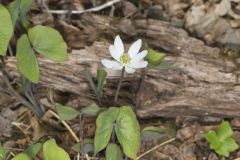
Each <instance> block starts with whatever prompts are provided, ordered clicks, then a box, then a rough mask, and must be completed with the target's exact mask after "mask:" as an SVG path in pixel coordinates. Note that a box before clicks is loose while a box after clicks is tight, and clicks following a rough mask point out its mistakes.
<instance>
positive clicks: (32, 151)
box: [24, 143, 42, 158]
mask: <svg viewBox="0 0 240 160" xmlns="http://www.w3.org/2000/svg"><path fill="white" fill-rule="evenodd" d="M41 148H42V143H36V144H32V145H31V146H29V147H28V148H27V149H26V150H25V151H24V153H26V154H27V155H28V156H29V157H30V158H34V157H35V156H36V155H37V154H38V152H39V151H40V150H41Z"/></svg>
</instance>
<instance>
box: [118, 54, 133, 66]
mask: <svg viewBox="0 0 240 160" xmlns="http://www.w3.org/2000/svg"><path fill="white" fill-rule="evenodd" d="M120 61H121V62H122V64H128V63H130V61H131V58H130V57H129V55H128V54H127V53H124V54H123V55H122V56H121V57H120Z"/></svg>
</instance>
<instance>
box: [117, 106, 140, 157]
mask: <svg viewBox="0 0 240 160" xmlns="http://www.w3.org/2000/svg"><path fill="white" fill-rule="evenodd" d="M115 132H116V136H117V139H118V141H119V143H120V144H121V146H122V148H123V152H124V153H125V154H126V155H127V156H128V157H130V158H132V159H136V157H137V153H138V151H139V149H140V127H139V124H138V121H137V118H136V116H135V114H134V112H133V111H132V109H131V107H128V106H125V107H121V108H120V109H119V114H118V117H117V120H116V126H115Z"/></svg>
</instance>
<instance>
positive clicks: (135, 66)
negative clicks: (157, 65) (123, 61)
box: [129, 61, 148, 69]
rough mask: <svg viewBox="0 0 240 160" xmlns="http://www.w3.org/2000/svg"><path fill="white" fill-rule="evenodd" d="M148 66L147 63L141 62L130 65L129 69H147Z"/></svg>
mask: <svg viewBox="0 0 240 160" xmlns="http://www.w3.org/2000/svg"><path fill="white" fill-rule="evenodd" d="M147 65H148V62H147V61H140V62H136V63H131V64H129V67H131V68H134V69H138V68H145V67H147Z"/></svg>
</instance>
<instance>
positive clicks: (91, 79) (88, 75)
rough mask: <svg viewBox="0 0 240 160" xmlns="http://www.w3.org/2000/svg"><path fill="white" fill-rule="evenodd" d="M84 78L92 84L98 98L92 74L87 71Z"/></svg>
mask: <svg viewBox="0 0 240 160" xmlns="http://www.w3.org/2000/svg"><path fill="white" fill-rule="evenodd" d="M84 76H85V78H86V79H87V80H88V82H89V83H90V86H91V87H92V89H93V91H94V93H95V94H96V95H97V96H98V92H97V88H96V84H95V83H94V82H93V77H92V75H91V73H90V72H89V71H88V70H86V71H84Z"/></svg>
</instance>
